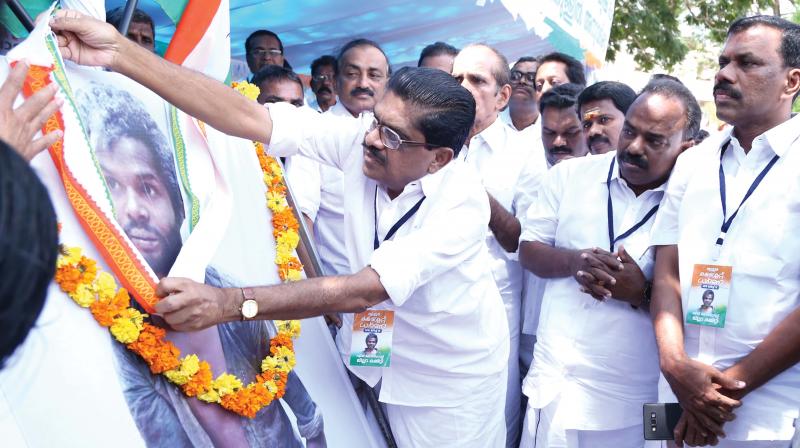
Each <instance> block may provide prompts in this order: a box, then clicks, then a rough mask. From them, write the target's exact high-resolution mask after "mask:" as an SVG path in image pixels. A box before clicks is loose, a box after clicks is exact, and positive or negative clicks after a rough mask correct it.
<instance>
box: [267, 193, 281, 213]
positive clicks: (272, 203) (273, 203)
mask: <svg viewBox="0 0 800 448" xmlns="http://www.w3.org/2000/svg"><path fill="white" fill-rule="evenodd" d="M270 194H271V193H267V207H269V209H270V210H272V211H276V210H280V208H281V207H283V198H276V197H274V196H273V197H270Z"/></svg>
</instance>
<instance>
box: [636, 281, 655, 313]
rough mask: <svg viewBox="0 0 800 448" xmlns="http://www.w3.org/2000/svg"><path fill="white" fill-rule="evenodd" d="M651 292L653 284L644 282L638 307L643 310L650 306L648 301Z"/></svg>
mask: <svg viewBox="0 0 800 448" xmlns="http://www.w3.org/2000/svg"><path fill="white" fill-rule="evenodd" d="M652 292H653V283H652V282H644V294H642V302H641V303H639V307H641V308H644V307H647V306H650V299H651V296H652Z"/></svg>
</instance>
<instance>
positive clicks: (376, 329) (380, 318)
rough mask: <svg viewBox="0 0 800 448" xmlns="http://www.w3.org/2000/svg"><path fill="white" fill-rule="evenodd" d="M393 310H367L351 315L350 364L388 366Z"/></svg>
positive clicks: (390, 352) (390, 350)
mask: <svg viewBox="0 0 800 448" xmlns="http://www.w3.org/2000/svg"><path fill="white" fill-rule="evenodd" d="M393 328H394V311H390V310H367V311H364V312H363V313H358V314H356V315H355V316H354V317H353V339H352V340H351V341H350V350H351V353H350V365H351V366H358V367H389V364H390V362H391V359H392V329H393Z"/></svg>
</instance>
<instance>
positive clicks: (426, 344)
mask: <svg viewBox="0 0 800 448" xmlns="http://www.w3.org/2000/svg"><path fill="white" fill-rule="evenodd" d="M269 107H270V111H271V115H272V121H273V131H272V138H271V144H270V152H272V153H274V154H277V155H283V154H287V155H288V154H290V153H291V152H293V151H297V150H298V148H299V151H300V153H301V154H304V155H307V156H308V157H312V158H316V159H318V160H320V161H322V162H325V163H330V164H333V165H334V166H338V167H340V168H341V169H342V171H343V172H344V179H345V191H346V192H347V194H346V195H345V196H344V204H345V207H344V209H345V241H346V248H347V254H348V260H349V262H350V266H352V267H353V269H354V270H359V269H361V268H363V267H365V266H371V267H372V268H373V269H374V270H375V271H376V272H377V273H378V275H379V276H380V281H381V283H382V285H383V287H384V288H385V289H386V292H387V293H388V295H389V300H386V301H384V302H382V303H380V304H379V305H377V306H375V307H374V308H376V309H389V310H393V311H394V312H395V317H394V319H395V320H394V322H395V326H394V333H393V347H392V364H391V367H389V368H383V369H378V368H364V367H362V368H354V369H353V371H354V372H355V373H356V374H357V375H359V376H361V377H362V378H365V379H366V380H367V382H368V383H369V384H370V385H374V384H375V383H376V382H377V381H378V379H380V377H381V375H382V378H383V382H382V386H381V392H380V400H381V401H383V402H385V403H390V404H399V405H406V406H443V407H450V406H458V405H459V404H460V403H463V402H464V401H466V400H469V396H470V395H471V394H474V393H479V390H478V389H479V386H480V385H481V384H482V383H483V382H485V381H486V379H487V378H489V377H491V376H493V375H498V374H500V372H502V370H503V369H504V368H505V366H506V362H507V360H508V353H509V347H508V345H509V342H508V341H509V337H508V325H507V323H506V319H505V315H504V311H503V304H502V301H501V300H500V294H499V293H498V292H497V287H496V285H495V284H494V280H493V278H492V274H491V271H490V270H489V269H488V266H489V263H490V259H489V255H488V253H487V250H486V245H485V243H484V240H485V233H486V226H487V225H488V222H489V204H488V199H487V197H486V194H485V192H484V190H483V187H482V186H481V184H480V182H479V181H478V178H477V174H476V173H474V172H473V171H472V170H471V169H470V168H469V167H468V166H466V165H465V164H463V163H460V162H458V161H453V162H450V163H449V164H447V165H446V166H445V167H443V168H442V169H440V170H439V171H437V172H436V173H434V174H429V175H426V176H424V177H422V178H421V179H420V180H418V181H416V182H412V183H411V184H409V185H407V186H406V188H405V189H404V190H403V192H402V193H401V194H400V195H399V196H398V197H397V198H395V199H394V200H391V201H390V200H389V198H388V196H384V195H385V194H386V193H385V191H383V188H382V187H378V185H377V183H376V182H375V181H374V180H372V179H369V178H367V177H365V176H364V174H363V172H362V166H363V160H364V153H363V150H357V151H354V150H353V148H354V147H357V146H360V145H361V142H362V141H363V138H364V134H365V132H366V130H367V129H368V128H369V126H370V124H371V123H372V114H369V113H364V114H362V115H361V117H360V120H359V121H358V122H357V123H354V125H352V126H349V127H345V126H338V127H335V128H329V127H326V126H324V123H323V120H319V115H317V114H313V115H314V116H311V115H309V114H308V113H304V112H303V111H302V110H299V109H295V108H293V107H291V106H290V105H282V104H271V105H270V106H269ZM304 114H305V115H304ZM421 194H424V195H425V196H426V199H425V201H424V202H423V203H422V205H421V207H420V208H419V210H418V211H417V213H415V214H414V215H413V216H412V217H411V218H410V219H409V220H408V222H406V223H405V225H403V226H402V227H400V229H399V230H398V231H397V233H396V234H395V235H394V237H393V239H391V240H389V241H384V242H383V243H381V245H380V247H379V248H378V249H377V250H375V249H374V246H373V241H374V234H375V226H376V217H375V209H377V215H378V216H377V227H378V237H379V239H383V237H384V236H385V232H386V230H387V229H388V227H391V225H393V224H394V222H396V220H397V219H398V218H399V216H402V215H403V214H405V212H406V211H408V210H409V209H410V208H411V206H412V205H413V204H415V203H416V202H417V201H418V200H419V197H421V196H420V195H421ZM387 223H388V224H387ZM350 330H351V328H350V327H345V326H343V327H342V332H343V333H345V340H346V341H349V333H350ZM348 351H349V350H348Z"/></svg>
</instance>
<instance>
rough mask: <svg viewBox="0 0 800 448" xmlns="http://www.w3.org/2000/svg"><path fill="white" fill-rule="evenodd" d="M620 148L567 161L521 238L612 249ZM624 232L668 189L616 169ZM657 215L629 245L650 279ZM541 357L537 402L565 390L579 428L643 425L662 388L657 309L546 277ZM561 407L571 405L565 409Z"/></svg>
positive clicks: (618, 226) (618, 221) (533, 379)
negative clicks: (628, 178)
mask: <svg viewBox="0 0 800 448" xmlns="http://www.w3.org/2000/svg"><path fill="white" fill-rule="evenodd" d="M615 157H616V152H609V153H606V154H601V155H596V156H592V155H589V156H586V157H581V158H577V159H572V160H566V161H564V162H561V163H559V164H558V165H556V166H555V167H553V168H552V169H551V170H550V171H549V172H548V174H547V176H546V177H545V179H544V180H543V182H542V187H541V189H540V194H539V199H538V200H537V202H536V204H535V205H534V207H532V208H531V209H530V210H529V212H528V216H527V217H526V220H525V222H524V223H523V232H522V236H521V237H520V241H538V242H541V243H544V244H548V245H550V246H553V247H558V248H563V249H586V248H591V247H595V246H597V247H601V248H604V249H606V250H607V249H609V237H608V212H607V207H606V204H607V202H608V194H609V188H608V187H607V186H606V182H607V179H608V173H609V169H610V166H611V162H612V160H614V159H615ZM610 190H611V200H612V203H613V209H614V216H613V218H614V220H613V222H614V234H615V235H617V236H618V235H621V234H623V233H624V232H625V231H627V230H628V229H630V228H632V227H633V226H634V225H635V224H636V223H638V222H640V221H641V220H642V219H643V218H644V217H645V216H646V215H647V213H648V212H649V211H650V210H651V209H652V208H653V207H654V206H655V205H657V204H659V202H660V201H661V199H662V197H663V194H664V193H663V191H664V186H663V185H662V186H661V187H659V188H656V189H653V190H648V191H645V192H644V193H642V194H641V195H639V196H638V197H637V196H636V195H635V194H634V192H633V191H632V190H631V189H630V188H629V187H628V185H627V183H626V182H625V180H624V179H622V178H621V177H620V176H619V167H618V165H617V164H616V163H615V164H614V170H613V172H612V177H611V184H610ZM653 221H654V219H653V218H652V217H651V218H650V219H649V220H648V221H646V222H645V224H644V225H642V226H641V227H640V228H639V229H638V230H637V231H635V232H634V233H633V234H631V235H630V236H628V237H627V238H625V239H623V240H621V241H619V242H617V245H616V247H615V250H616V249H618V248H619V246H620V245H621V244H622V245H624V246H625V249H626V250H627V252H628V253H629V254H630V255H631V257H632V258H633V259H634V260H637V263H638V265H639V267H640V268H641V269H642V271H643V272H644V274H645V277H647V278H652V269H653V257H652V252H653V251H652V250H649V249H648V248H649V247H650V228H651V226H652V224H653ZM536 336H537V342H536V346H535V349H534V356H533V364H532V365H531V369H530V371H529V372H528V375H527V376H526V378H525V380H524V382H523V392H524V393H525V394H526V395H527V396H528V397H529V400H530V401H529V403H530V404H531V406H532V407H534V408H543V407H545V406H547V405H548V404H549V403H550V402H551V401H552V400H553V399H555V398H556V397H558V396H560V398H559V399H560V405H559V407H561V406H564V407H565V413H566V414H565V415H569V416H570V417H569V421H570V423H569V425H570V426H569V427H568V428H566V429H580V430H612V429H619V428H624V427H628V426H631V425H635V424H637V423H638V424H641V421H642V407H641V404H642V403H646V402H652V401H653V400H655V399H656V396H657V385H658V374H659V364H658V352H657V350H656V343H655V337H654V334H653V327H652V324H651V322H650V315H649V314H647V313H646V312H644V311H642V310H637V309H634V308H633V307H631V306H630V305H629V304H628V303H627V302H623V301H620V300H614V299H610V300H606V301H602V302H601V301H598V300H596V299H594V298H592V297H591V296H589V295H588V294H585V293H582V292H580V290H579V285H578V283H577V281H575V279H574V278H573V277H572V276H569V277H562V278H551V279H547V280H546V286H545V292H544V301H543V304H542V310H541V317H540V320H539V329H538V332H537V335H536ZM559 412H561V410H560V409H559Z"/></svg>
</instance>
